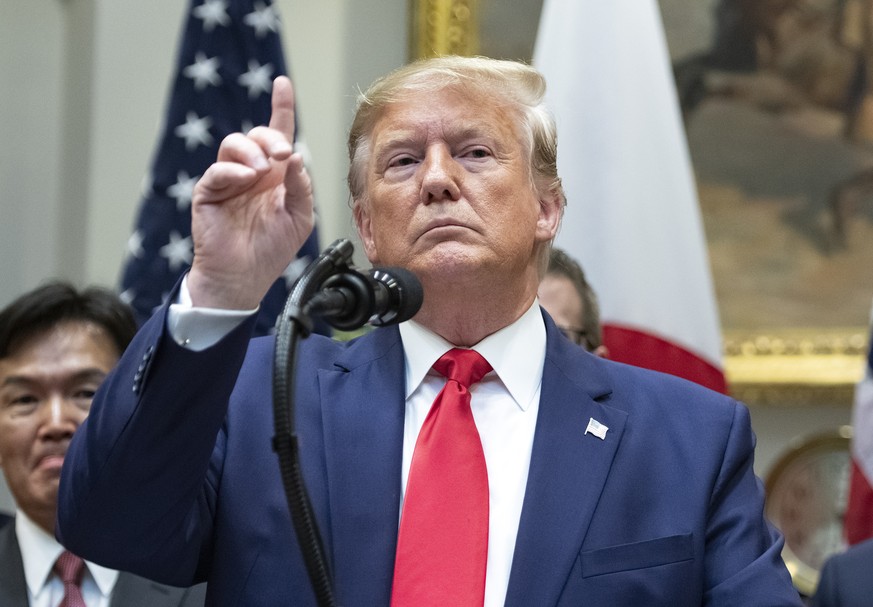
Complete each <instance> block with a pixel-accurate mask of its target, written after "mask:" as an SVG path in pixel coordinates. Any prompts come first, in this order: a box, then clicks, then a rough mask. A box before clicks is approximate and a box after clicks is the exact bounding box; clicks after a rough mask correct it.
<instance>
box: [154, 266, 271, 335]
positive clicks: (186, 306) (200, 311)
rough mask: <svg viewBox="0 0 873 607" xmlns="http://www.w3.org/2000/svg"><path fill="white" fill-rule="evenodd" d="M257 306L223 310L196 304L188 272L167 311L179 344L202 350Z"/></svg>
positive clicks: (171, 331) (227, 331) (170, 324)
mask: <svg viewBox="0 0 873 607" xmlns="http://www.w3.org/2000/svg"><path fill="white" fill-rule="evenodd" d="M257 311H258V308H255V309H253V310H222V309H219V308H200V307H195V306H194V304H193V303H192V302H191V292H190V291H188V276H187V275H186V276H185V277H184V278H183V279H182V285H181V286H180V287H179V295H178V297H177V298H176V301H175V303H172V304H170V309H169V310H168V311H167V330H168V331H169V333H170V337H172V338H173V341H175V342H176V343H177V344H179V345H180V346H182V347H183V348H186V349H188V350H192V351H194V352H199V351H201V350H205V349H206V348H208V347H210V346H214V345H215V344H217V343H218V342H219V341H220V340H221V338H223V337H224V336H225V335H227V334H228V333H230V332H231V331H233V330H234V329H236V328H237V327H238V326H239V325H241V324H242V323H243V322H244V321H245V320H246V319H247V318H249V317H250V316H251V315H252V314H255V313H257Z"/></svg>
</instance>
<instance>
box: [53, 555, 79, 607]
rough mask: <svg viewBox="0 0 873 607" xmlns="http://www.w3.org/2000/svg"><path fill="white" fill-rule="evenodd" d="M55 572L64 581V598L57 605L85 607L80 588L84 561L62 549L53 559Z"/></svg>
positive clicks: (60, 606) (59, 606)
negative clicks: (56, 558) (54, 559)
mask: <svg viewBox="0 0 873 607" xmlns="http://www.w3.org/2000/svg"><path fill="white" fill-rule="evenodd" d="M55 573H56V574H57V575H58V577H59V578H61V581H62V582H63V583H64V598H63V599H61V603H60V605H58V607H86V605H85V599H84V598H82V589H81V588H80V584H81V583H82V574H83V573H85V561H83V560H82V559H80V558H79V557H78V556H76V555H75V554H73V553H72V552H67V551H64V552H62V553H61V556H59V557H58V560H56V561H55Z"/></svg>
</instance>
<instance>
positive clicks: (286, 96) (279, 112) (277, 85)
mask: <svg viewBox="0 0 873 607" xmlns="http://www.w3.org/2000/svg"><path fill="white" fill-rule="evenodd" d="M270 128H273V129H276V130H278V131H281V132H282V133H284V134H285V136H286V137H287V138H288V142H289V143H291V144H292V145H293V143H294V88H293V87H292V86H291V80H290V79H288V77H287V76H278V77H277V78H276V79H275V80H274V81H273V97H272V113H271V114H270Z"/></svg>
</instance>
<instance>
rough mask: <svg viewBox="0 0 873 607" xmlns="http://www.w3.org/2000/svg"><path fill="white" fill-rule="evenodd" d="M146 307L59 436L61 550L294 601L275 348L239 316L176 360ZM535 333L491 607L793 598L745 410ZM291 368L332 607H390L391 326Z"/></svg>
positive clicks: (297, 583) (398, 391) (212, 593)
mask: <svg viewBox="0 0 873 607" xmlns="http://www.w3.org/2000/svg"><path fill="white" fill-rule="evenodd" d="M165 313H166V312H165V311H164V312H162V313H159V314H158V315H157V316H156V317H155V318H153V319H152V320H151V321H150V322H149V323H147V324H146V325H145V326H144V328H143V329H142V330H141V331H140V333H139V334H138V336H137V337H136V339H135V340H134V342H133V344H132V345H131V347H130V348H128V350H127V352H126V353H125V355H124V356H123V358H122V360H121V362H120V364H119V365H118V367H117V368H116V370H115V371H114V372H113V374H112V375H111V376H110V377H109V378H108V379H107V380H106V381H105V382H104V384H103V386H102V387H101V390H100V392H99V394H98V395H97V397H96V398H95V400H94V404H93V405H92V409H91V413H90V415H89V417H88V420H87V422H86V423H85V424H84V425H83V426H82V427H81V428H80V429H79V430H78V431H77V432H76V435H75V437H74V439H73V442H72V445H71V447H70V450H69V452H68V454H67V457H66V461H65V464H64V471H63V475H62V479H61V491H60V493H61V497H60V514H59V531H58V533H59V537H61V538H62V541H63V543H64V544H65V545H67V546H68V547H69V548H70V549H72V550H74V551H76V552H77V553H79V554H83V555H86V556H87V557H89V558H91V559H93V560H95V561H97V562H102V563H105V564H106V565H108V566H112V567H116V568H119V569H124V570H133V571H136V572H138V573H140V574H141V575H146V576H148V577H150V578H153V579H159V580H161V581H165V582H171V583H177V584H190V583H192V582H194V581H201V580H204V579H208V580H209V589H208V600H209V602H210V604H215V605H244V606H245V607H255V606H258V605H264V606H270V607H273V606H275V605H292V604H293V605H313V604H314V598H313V592H312V590H311V588H310V585H309V581H308V577H307V575H306V572H305V569H304V565H303V563H302V558H301V554H300V550H299V547H298V546H297V544H296V540H295V538H294V532H293V528H292V525H291V522H290V518H289V514H288V507H287V505H286V502H285V497H284V493H283V490H282V488H281V482H280V476H279V472H278V466H277V461H276V455H275V454H274V453H273V451H272V449H271V444H270V438H271V437H272V434H273V418H272V416H273V414H272V400H271V360H272V354H273V345H274V340H273V339H272V338H263V339H255V340H253V341H252V342H251V343H250V345H249V334H250V331H251V322H249V323H246V325H245V326H241V327H239V328H238V329H237V330H235V331H234V332H232V333H231V334H230V335H228V336H227V337H225V338H224V339H223V340H222V341H221V342H220V343H219V344H216V345H215V346H213V347H211V348H209V349H207V350H205V351H203V352H190V351H187V350H184V349H182V348H180V347H179V346H177V345H176V344H175V343H174V342H173V341H172V339H170V338H169V337H168V336H167V335H166V334H165V330H164V327H165ZM546 318H547V323H546V324H547V352H546V358H545V365H544V368H543V380H542V392H541V401H540V409H539V416H538V419H537V426H536V431H535V437H534V443H533V452H532V457H531V464H530V472H529V478H528V484H527V489H526V492H525V497H524V504H523V510H522V514H521V521H520V526H519V529H518V536H517V543H516V549H515V554H514V558H513V562H512V571H511V575H510V580H509V586H508V591H507V598H506V605H508V606H517V607H533V606H536V607H548V606H553V605H559V606H568V605H582V604H584V605H586V606H590V607H600V606H610V607H613V606H617V605H646V606H647V607H652V606H657V605H669V606H670V607H677V606H684V605H702V604H706V605H725V606H727V605H730V606H731V607H734V606H736V605H743V606H744V607H746V606H751V605H762V606H764V605H766V606H767V607H776V606H780V605H800V601H799V598H798V595H797V593H796V592H795V590H794V589H793V587H792V585H791V581H790V578H789V575H788V572H787V570H786V569H785V566H784V564H783V562H782V560H781V555H780V553H781V549H782V539H781V537H780V536H779V535H778V533H777V532H775V531H774V530H773V529H772V528H771V527H770V526H769V525H768V524H767V523H766V522H765V520H764V518H763V515H762V511H763V491H762V487H761V484H760V482H758V481H757V479H756V478H755V476H754V474H753V470H752V463H753V450H754V436H753V434H752V431H751V426H750V420H749V414H748V411H747V409H746V408H745V407H744V406H742V405H740V404H739V403H737V402H735V401H734V400H732V399H729V398H727V397H724V396H722V395H719V394H716V393H714V392H711V391H708V390H706V389H704V388H701V387H699V386H697V385H694V384H691V383H689V382H685V381H683V380H680V379H677V378H674V377H671V376H665V375H661V374H658V373H654V372H650V371H646V370H643V369H639V368H634V367H629V366H625V365H621V364H618V363H614V362H609V361H604V360H602V359H599V358H596V357H594V356H592V355H590V354H588V353H586V352H584V351H583V350H582V349H581V348H579V347H578V346H576V345H574V344H572V343H570V342H569V341H568V340H567V339H565V338H564V337H563V336H562V335H561V334H560V333H559V332H558V331H557V329H556V328H555V326H554V323H552V322H551V319H549V318H548V317H546ZM247 346H249V348H248V352H246V350H247ZM518 355H519V356H523V355H524V353H523V352H519V353H518ZM531 362H532V364H539V362H540V361H531ZM299 365H300V366H299V370H298V373H297V385H296V393H297V399H296V404H297V409H296V424H297V426H296V427H297V432H298V434H299V436H300V449H301V461H302V465H303V469H304V476H305V481H306V484H307V486H308V490H309V494H310V498H311V501H312V505H313V508H314V512H315V515H316V518H317V521H318V524H319V526H320V530H321V534H322V538H323V541H324V545H325V547H326V551H327V554H328V558H329V560H330V563H329V565H330V567H331V569H332V572H333V577H334V585H335V591H336V595H337V601H338V604H341V605H343V606H344V607H353V606H357V605H360V606H365V607H373V606H379V605H388V604H389V599H390V592H391V580H392V573H393V566H394V552H395V545H396V539H397V523H398V520H399V514H400V513H399V501H400V488H401V454H402V449H403V420H404V408H405V394H404V358H403V347H402V343H401V339H400V334H399V331H398V330H397V329H396V328H395V327H390V328H383V329H378V330H375V331H373V332H372V333H370V334H368V335H366V336H364V337H362V338H360V339H358V340H356V341H354V342H352V343H338V342H335V341H331V340H329V339H325V338H320V337H319V336H312V337H310V338H309V339H307V340H305V341H304V342H303V343H302V344H301V351H300V354H299ZM590 418H594V419H596V420H598V421H599V422H600V423H602V424H603V425H605V426H607V427H608V428H609V430H608V432H607V434H606V437H605V439H604V440H601V439H600V438H597V437H596V436H594V435H592V434H590V433H589V434H585V429H586V427H587V425H588V421H589V419H590ZM94 529H101V530H102V533H99V534H97V533H93V530H94Z"/></svg>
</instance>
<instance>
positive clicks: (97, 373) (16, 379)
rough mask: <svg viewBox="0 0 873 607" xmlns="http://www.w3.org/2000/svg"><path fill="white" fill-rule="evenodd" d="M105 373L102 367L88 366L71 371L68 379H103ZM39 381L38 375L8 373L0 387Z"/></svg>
mask: <svg viewBox="0 0 873 607" xmlns="http://www.w3.org/2000/svg"><path fill="white" fill-rule="evenodd" d="M106 375H107V373H106V371H104V370H103V369H98V368H97V367H89V368H87V369H81V370H79V371H77V372H76V373H73V375H72V376H70V378H69V380H70V381H74V382H76V381H86V380H91V379H94V380H98V381H103V379H104V378H105V377H106ZM37 381H39V375H8V376H6V377H4V378H3V381H2V382H0V387H5V386H22V385H29V384H32V383H35V382H37Z"/></svg>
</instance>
